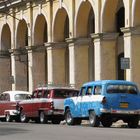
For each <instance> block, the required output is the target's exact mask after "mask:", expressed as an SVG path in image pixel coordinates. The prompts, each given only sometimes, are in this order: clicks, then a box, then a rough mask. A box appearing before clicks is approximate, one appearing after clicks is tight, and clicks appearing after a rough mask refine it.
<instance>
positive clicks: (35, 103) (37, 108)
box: [18, 87, 79, 124]
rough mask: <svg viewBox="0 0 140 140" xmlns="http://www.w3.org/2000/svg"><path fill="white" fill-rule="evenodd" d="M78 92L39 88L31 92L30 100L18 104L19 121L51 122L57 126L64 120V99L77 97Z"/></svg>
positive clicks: (64, 89)
mask: <svg viewBox="0 0 140 140" xmlns="http://www.w3.org/2000/svg"><path fill="white" fill-rule="evenodd" d="M78 93H79V91H78V90H76V89H72V88H60V87H53V88H52V87H51V88H48V87H40V88H37V89H36V90H34V91H33V94H32V98H31V100H24V101H22V102H20V103H19V104H18V110H19V111H20V121H21V122H28V121H29V120H30V119H31V120H35V121H36V122H40V123H47V122H48V120H51V122H52V123H53V124H59V123H60V122H61V121H62V120H64V99H65V98H67V97H71V96H77V94H78Z"/></svg>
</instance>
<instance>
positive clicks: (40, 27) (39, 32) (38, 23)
mask: <svg viewBox="0 0 140 140" xmlns="http://www.w3.org/2000/svg"><path fill="white" fill-rule="evenodd" d="M47 41H48V24H47V21H46V18H45V16H44V15H43V14H40V15H37V17H36V20H35V24H34V26H33V43H34V45H35V46H37V45H38V46H41V45H44V43H45V42H47Z"/></svg>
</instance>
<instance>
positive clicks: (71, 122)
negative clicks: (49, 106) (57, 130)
mask: <svg viewBox="0 0 140 140" xmlns="http://www.w3.org/2000/svg"><path fill="white" fill-rule="evenodd" d="M65 120H66V123H67V124H68V125H75V119H74V118H73V117H72V115H71V112H70V109H67V110H66V112H65Z"/></svg>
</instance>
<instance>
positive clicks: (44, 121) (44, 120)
mask: <svg viewBox="0 0 140 140" xmlns="http://www.w3.org/2000/svg"><path fill="white" fill-rule="evenodd" d="M39 120H40V123H47V122H48V121H47V117H46V115H45V113H44V112H43V111H41V112H40V114H39Z"/></svg>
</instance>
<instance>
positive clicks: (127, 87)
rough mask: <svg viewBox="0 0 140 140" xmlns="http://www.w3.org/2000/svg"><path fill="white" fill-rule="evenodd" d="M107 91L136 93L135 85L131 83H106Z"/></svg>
mask: <svg viewBox="0 0 140 140" xmlns="http://www.w3.org/2000/svg"><path fill="white" fill-rule="evenodd" d="M107 93H129V94H137V87H136V86H133V85H108V86H107Z"/></svg>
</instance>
